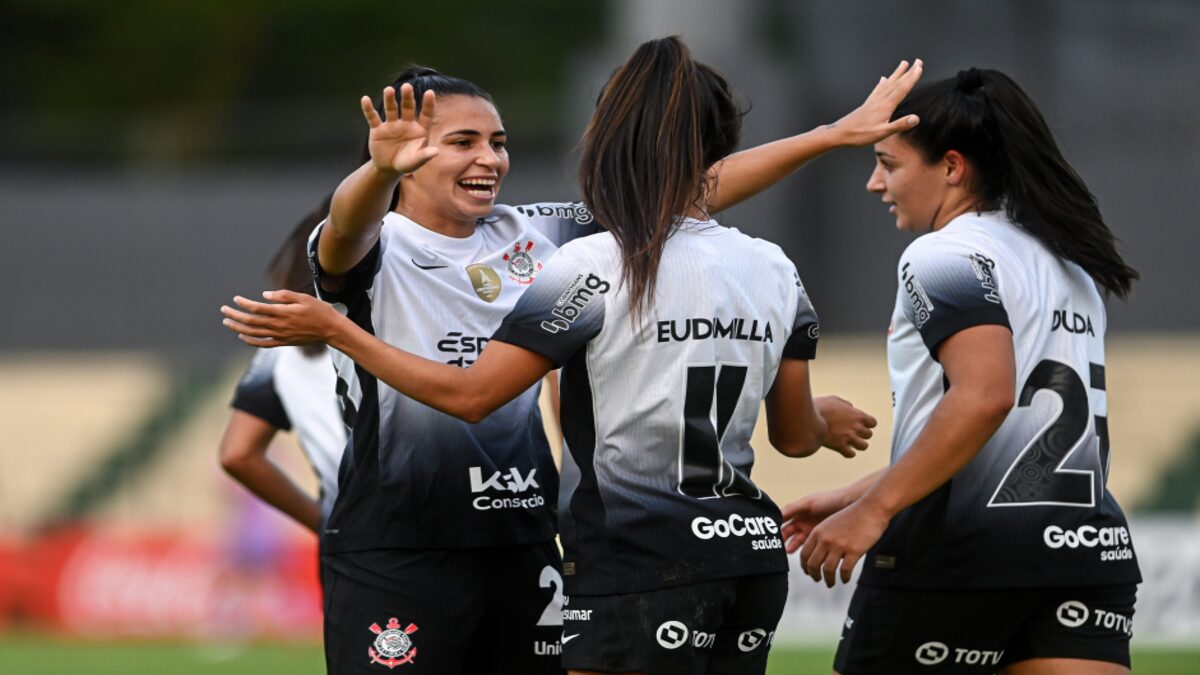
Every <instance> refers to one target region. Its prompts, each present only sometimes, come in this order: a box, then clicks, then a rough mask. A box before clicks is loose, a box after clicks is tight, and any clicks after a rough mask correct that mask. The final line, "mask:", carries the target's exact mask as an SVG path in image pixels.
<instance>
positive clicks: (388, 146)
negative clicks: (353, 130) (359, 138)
mask: <svg viewBox="0 0 1200 675" xmlns="http://www.w3.org/2000/svg"><path fill="white" fill-rule="evenodd" d="M436 99H437V97H436V95H435V94H434V93H433V92H432V91H427V92H425V97H424V99H423V100H422V101H421V114H420V115H417V114H416V111H417V105H416V99H414V98H413V88H412V85H411V84H407V83H405V84H402V85H400V105H399V106H397V105H396V90H395V89H393V88H391V87H384V89H383V114H384V119H382V120H381V119H380V118H379V113H378V112H376V110H375V106H374V105H373V104H372V103H371V97H370V96H364V97H362V101H361V103H362V111H363V117H365V118H367V124H368V125H370V127H371V131H370V136H369V137H368V140H367V150H368V151H369V152H370V154H371V162H372V163H373V164H374V165H375V168H377V169H379V170H380V171H383V172H385V173H396V174H404V173H412V172H413V171H416V170H417V169H419V168H421V166H422V165H424V164H425V162H428V161H429V160H431V159H433V158H434V157H435V156H436V155H437V154H438V149H437V148H436V147H433V146H431V145H430V144H429V129H430V127H431V126H432V122H433V111H434V107H435V106H436V105H437V100H436Z"/></svg>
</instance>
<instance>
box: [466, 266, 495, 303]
mask: <svg viewBox="0 0 1200 675" xmlns="http://www.w3.org/2000/svg"><path fill="white" fill-rule="evenodd" d="M467 278H468V279H470V280H471V288H474V289H475V295H478V296H479V298H480V299H481V300H483V301H484V302H491V301H493V300H495V299H496V298H497V297H499V296H500V288H501V286H500V275H499V274H496V270H494V269H492V266H491V265H485V264H484V263H475V264H474V265H467Z"/></svg>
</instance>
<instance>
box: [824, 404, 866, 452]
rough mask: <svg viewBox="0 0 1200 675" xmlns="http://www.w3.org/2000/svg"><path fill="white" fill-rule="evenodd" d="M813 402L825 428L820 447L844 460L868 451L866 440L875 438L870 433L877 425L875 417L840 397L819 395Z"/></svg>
mask: <svg viewBox="0 0 1200 675" xmlns="http://www.w3.org/2000/svg"><path fill="white" fill-rule="evenodd" d="M813 403H814V404H816V406H817V412H819V413H821V417H824V418H825V424H826V426H827V429H826V431H825V435H824V436H823V437H822V438H821V445H823V446H825V447H827V448H829V449H830V450H833V451H835V452H837V453H838V454H840V455H842V456H843V457H854V456H855V455H857V454H858V451H860V450H866V449H867V445H868V443H867V439H869V438H871V436H873V435H874V432H873V431H871V430H872V429H874V428H875V425H877V424H878V422H877V421H876V420H875V418H874V417H872V416H871V415H869V414H867V413H866V412H864V411H862V410H859V409H858V408H855V407H854V405H853V404H852V403H850V402H849V401H847V400H846V399H844V398H842V397H840V396H819V397H817V398H815V399H813Z"/></svg>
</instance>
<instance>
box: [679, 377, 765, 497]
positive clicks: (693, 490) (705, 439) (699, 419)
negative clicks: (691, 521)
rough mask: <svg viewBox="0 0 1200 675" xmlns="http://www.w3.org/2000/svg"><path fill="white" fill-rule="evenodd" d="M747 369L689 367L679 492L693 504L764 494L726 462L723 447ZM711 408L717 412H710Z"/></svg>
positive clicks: (684, 409)
mask: <svg viewBox="0 0 1200 675" xmlns="http://www.w3.org/2000/svg"><path fill="white" fill-rule="evenodd" d="M747 370H748V369H747V367H746V366H735V365H729V364H722V365H720V366H719V367H718V366H716V365H712V366H688V369H687V381H686V383H685V389H684V391H685V394H684V400H683V425H682V431H681V434H680V439H679V492H681V493H682V494H685V495H688V496H689V497H695V498H697V499H713V498H715V497H731V496H734V495H742V496H745V497H750V498H751V499H758V498H759V497H760V496H762V492H761V491H760V490H759V489H758V488H757V487H756V486H755V485H754V483H752V482H750V479H749V478H747V477H746V476H744V475H743V474H742V473H741V472H740V471H738V470H737V469H735V468H733V466H732V465H731V464H730V463H729V462H726V461H725V459H724V455H723V454H722V452H721V441H722V439H724V438H725V431H726V429H727V428H728V427H729V422H730V420H732V419H733V414H734V411H736V410H737V404H738V399H740V398H741V395H742V388H743V387H744V386H745V384H746V372H747ZM714 402H715V404H716V405H715V410H714V405H713V404H714Z"/></svg>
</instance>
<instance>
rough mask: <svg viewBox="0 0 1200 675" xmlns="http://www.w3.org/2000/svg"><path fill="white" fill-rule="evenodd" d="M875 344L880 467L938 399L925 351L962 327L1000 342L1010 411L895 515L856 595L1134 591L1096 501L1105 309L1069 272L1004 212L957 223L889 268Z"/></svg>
mask: <svg viewBox="0 0 1200 675" xmlns="http://www.w3.org/2000/svg"><path fill="white" fill-rule="evenodd" d="M898 276H899V279H898V281H899V289H898V291H897V293H896V310H895V313H894V314H893V316H892V326H891V329H890V335H889V337H888V363H889V368H890V371H891V381H892V393H893V397H894V401H895V403H894V417H895V426H894V432H893V438H892V461H893V462H895V461H896V460H898V459H899V458H900V457H902V456H903V455H904V453H905V452H907V451H908V449H909V448H910V447H911V446H912V444H913V442H914V441H915V440H916V438H917V437H918V436H919V435H920V433H921V432H922V430H923V429H924V427H925V425H926V423H927V422H928V420H929V417H930V415H931V414H932V412H933V410H934V408H935V407H936V406H937V405H938V402H939V401H940V400H941V399H942V396H943V394H944V393H945V391H946V389H947V387H949V386H952V384H951V383H949V382H948V381H947V380H946V378H945V374H944V372H943V370H942V368H941V366H940V365H939V364H938V361H937V358H936V354H937V349H938V346H939V345H940V344H941V343H942V341H944V340H945V339H946V338H948V337H950V336H951V335H953V334H955V333H956V332H958V331H961V330H964V329H966V328H969V327H971V326H976V325H983V324H998V325H1002V326H1008V327H1010V328H1011V329H1012V333H1013V350H1014V352H1015V355H1016V375H1017V381H1016V392H1015V394H1016V398H1015V401H1016V404H1015V406H1014V407H1013V410H1012V412H1010V413H1009V415H1008V417H1007V418H1006V419H1005V421H1004V423H1003V424H1002V425H1001V426H1000V428H999V430H998V431H996V433H995V434H994V435H993V436H992V438H991V439H990V440H989V441H988V442H987V443H986V444H985V445H984V446H983V448H982V449H981V450H980V451H979V454H978V455H977V456H976V457H975V458H974V459H973V460H972V461H971V462H970V463H969V464H968V465H967V466H966V467H965V468H963V470H962V471H960V472H959V473H958V474H957V475H956V476H955V477H954V478H953V479H952V480H951V481H950V482H948V483H947V484H945V485H944V486H942V487H941V488H939V489H938V490H936V491H935V492H933V493H932V494H930V495H929V496H928V497H926V498H925V499H923V500H921V501H920V502H918V503H917V504H914V505H913V506H912V507H910V508H908V509H905V510H904V511H902V512H900V513H899V514H898V515H897V516H896V517H895V518H893V519H892V523H891V525H890V526H889V528H888V529H887V531H886V532H885V533H884V535H883V537H882V538H881V539H880V541H879V543H878V544H877V545H876V546H875V548H874V549H872V551H871V552H870V555H869V556H868V558H867V561H866V567H865V570H864V573H863V577H862V580H863V583H867V584H879V585H892V586H904V587H939V588H996V587H1007V588H1013V587H1033V586H1075V585H1095V584H1109V583H1123V582H1131V581H1134V582H1136V581H1138V580H1139V579H1140V577H1139V573H1138V566H1137V561H1136V558H1135V555H1134V550H1133V543H1132V541H1131V540H1130V536H1129V530H1128V526H1127V523H1126V521H1125V516H1124V514H1123V513H1122V512H1121V509H1120V507H1119V506H1118V505H1117V503H1116V501H1115V500H1114V499H1113V497H1112V495H1111V494H1110V493H1109V492H1108V491H1107V490H1106V488H1105V484H1106V474H1107V472H1108V466H1109V447H1108V420H1107V414H1108V406H1107V396H1106V393H1105V377H1104V331H1105V326H1106V318H1105V309H1104V303H1103V301H1102V299H1101V297H1100V294H1099V293H1098V291H1097V289H1096V285H1095V283H1094V282H1093V281H1092V279H1091V278H1090V277H1088V275H1087V273H1085V272H1084V271H1083V269H1082V268H1080V267H1079V266H1078V265H1076V264H1074V263H1071V262H1068V261H1065V260H1063V259H1061V258H1059V257H1057V256H1055V255H1054V254H1052V253H1051V252H1050V251H1049V250H1047V249H1046V248H1045V247H1044V246H1042V245H1041V244H1040V243H1039V242H1038V241H1037V240H1036V239H1034V238H1033V237H1032V236H1030V235H1029V234H1028V233H1027V232H1026V231H1025V230H1023V229H1022V228H1020V227H1018V226H1016V225H1014V224H1013V223H1011V222H1010V221H1009V220H1008V219H1007V217H1006V216H1005V215H1004V213H1002V212H992V213H984V214H975V213H970V214H966V215H963V216H959V217H958V218H956V219H954V220H953V221H951V222H950V223H949V224H947V225H946V226H945V227H944V228H942V229H941V230H938V231H936V232H933V233H930V234H926V235H924V236H922V237H920V238H919V239H917V240H916V241H914V242H913V243H912V244H911V245H910V246H909V247H908V249H907V250H906V251H905V252H904V255H903V256H901V258H900V264H899V269H898Z"/></svg>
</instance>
